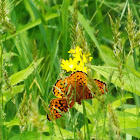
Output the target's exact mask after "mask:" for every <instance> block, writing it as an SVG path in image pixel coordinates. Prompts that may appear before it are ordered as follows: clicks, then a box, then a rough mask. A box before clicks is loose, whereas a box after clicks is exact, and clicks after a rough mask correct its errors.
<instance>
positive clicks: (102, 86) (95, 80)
mask: <svg viewBox="0 0 140 140" xmlns="http://www.w3.org/2000/svg"><path fill="white" fill-rule="evenodd" d="M94 82H95V84H97V86H98V88H99V90H100V91H101V93H102V94H104V89H105V90H106V92H107V87H106V83H104V82H102V81H100V80H97V79H94Z"/></svg>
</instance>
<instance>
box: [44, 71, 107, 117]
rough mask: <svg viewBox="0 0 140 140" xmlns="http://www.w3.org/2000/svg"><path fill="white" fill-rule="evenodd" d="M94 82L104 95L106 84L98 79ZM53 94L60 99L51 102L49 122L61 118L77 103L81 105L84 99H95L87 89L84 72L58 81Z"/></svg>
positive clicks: (78, 72)
mask: <svg viewBox="0 0 140 140" xmlns="http://www.w3.org/2000/svg"><path fill="white" fill-rule="evenodd" d="M94 81H95V83H96V84H97V86H98V88H99V90H100V91H101V93H102V94H104V87H105V89H106V84H105V83H104V82H102V81H99V80H97V79H94ZM106 91H107V89H106ZM53 93H54V95H55V96H56V97H58V98H56V99H53V100H51V102H50V105H49V109H50V114H49V115H48V114H47V119H48V120H51V119H58V118H60V117H61V116H62V114H63V113H64V112H67V111H68V110H69V109H71V108H72V107H73V105H74V103H75V102H78V104H81V100H82V99H91V98H94V96H93V95H92V93H91V91H90V90H89V88H88V87H87V74H86V73H84V72H82V71H76V72H74V73H72V74H71V75H70V76H68V77H66V78H65V79H59V80H57V82H56V83H55V86H54V87H53Z"/></svg>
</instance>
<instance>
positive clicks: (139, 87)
mask: <svg viewBox="0 0 140 140" xmlns="http://www.w3.org/2000/svg"><path fill="white" fill-rule="evenodd" d="M91 68H92V69H94V70H95V71H97V72H98V73H100V74H101V75H103V76H104V77H105V78H106V79H108V78H109V76H110V74H111V72H114V73H113V75H112V80H111V83H114V84H115V85H117V86H118V87H120V88H122V84H121V82H120V80H119V78H118V76H119V72H118V69H117V68H116V67H104V66H94V65H92V66H91ZM122 78H123V80H124V86H123V89H125V90H127V91H130V92H132V93H135V94H137V95H140V79H139V78H138V77H136V76H135V75H134V74H132V73H129V72H128V71H127V70H123V77H122Z"/></svg>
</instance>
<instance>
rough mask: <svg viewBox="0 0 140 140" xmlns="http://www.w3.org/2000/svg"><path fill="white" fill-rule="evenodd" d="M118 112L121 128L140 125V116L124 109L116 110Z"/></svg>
mask: <svg viewBox="0 0 140 140" xmlns="http://www.w3.org/2000/svg"><path fill="white" fill-rule="evenodd" d="M116 114H117V116H118V120H119V127H120V129H127V128H137V127H140V117H138V116H136V115H133V114H130V113H126V112H122V111H116Z"/></svg>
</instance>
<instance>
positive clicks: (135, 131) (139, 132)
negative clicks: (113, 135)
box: [121, 128, 140, 138]
mask: <svg viewBox="0 0 140 140" xmlns="http://www.w3.org/2000/svg"><path fill="white" fill-rule="evenodd" d="M121 132H123V133H126V134H130V135H132V136H134V137H136V138H140V128H128V129H122V130H121Z"/></svg>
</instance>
